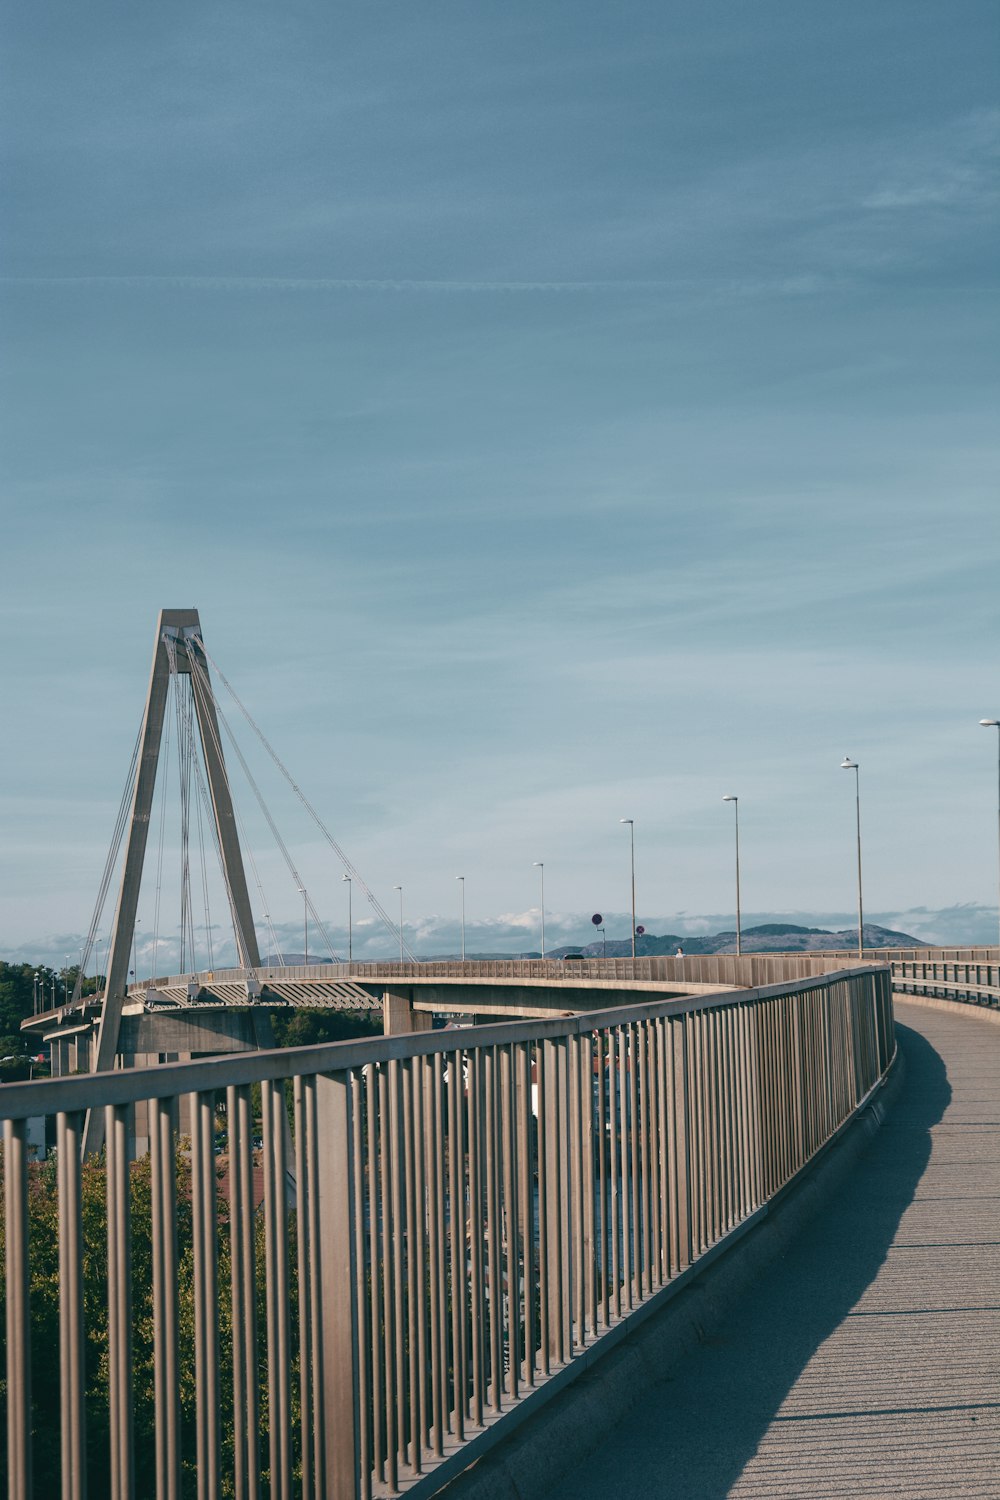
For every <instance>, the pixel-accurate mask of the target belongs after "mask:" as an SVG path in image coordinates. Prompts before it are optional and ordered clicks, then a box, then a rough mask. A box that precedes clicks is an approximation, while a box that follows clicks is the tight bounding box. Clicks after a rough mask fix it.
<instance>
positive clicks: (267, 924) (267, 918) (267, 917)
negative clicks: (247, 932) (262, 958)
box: [264, 911, 271, 968]
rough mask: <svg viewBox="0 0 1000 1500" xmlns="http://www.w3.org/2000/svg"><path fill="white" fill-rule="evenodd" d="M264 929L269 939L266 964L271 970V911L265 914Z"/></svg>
mask: <svg viewBox="0 0 1000 1500" xmlns="http://www.w3.org/2000/svg"><path fill="white" fill-rule="evenodd" d="M264 927H265V928H266V934H265V935H266V937H267V960H266V962H267V967H268V968H270V967H271V913H270V912H269V911H266V912H265V913H264Z"/></svg>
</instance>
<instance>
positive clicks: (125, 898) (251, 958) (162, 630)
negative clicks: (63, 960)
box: [84, 609, 274, 1154]
mask: <svg viewBox="0 0 1000 1500" xmlns="http://www.w3.org/2000/svg"><path fill="white" fill-rule="evenodd" d="M175 673H180V674H187V675H189V676H190V677H191V678H192V686H193V688H194V691H193V693H192V698H193V702H194V709H195V717H196V721H197V726H198V736H199V740H200V742H201V749H202V755H203V759H204V765H205V772H206V776H207V780H208V792H209V797H210V801H211V807H212V814H213V818H214V821H215V831H216V834H217V837H218V847H219V851H220V854H221V860H222V873H223V878H224V880H225V883H226V889H227V893H228V896H229V901H230V907H231V912H232V918H233V928H234V931H235V935H236V947H237V952H238V953H239V956H240V964H241V965H242V967H244V968H247V969H257V968H259V967H260V952H259V950H258V947H257V935H256V932H255V929H254V923H253V913H252V911H251V909H250V896H249V892H248V890H247V880H246V872H245V870H244V868H243V856H242V853H241V850H240V841H239V832H238V829H237V826H236V818H235V814H234V812H233V802H232V796H231V794H230V790H229V778H228V775H227V773H226V764H225V758H224V754H223V749H222V738H221V734H220V730H219V719H218V715H217V713H216V708H215V695H214V692H213V691H212V688H211V678H210V674H209V668H208V659H207V657H206V654H205V648H204V642H203V640H202V633H201V620H200V619H199V616H198V611H197V610H196V609H163V610H161V611H160V616H159V619H158V621H157V625H156V637H155V639H154V642H153V664H152V669H151V672H150V678H149V690H148V692H147V694H146V709H145V713H144V715H143V720H142V728H141V730H140V735H139V754H138V761H137V765H136V775H135V784H134V786H133V789H132V799H131V807H130V811H129V817H128V824H127V835H126V844H125V859H124V863H123V866H122V874H121V883H120V886H119V890H118V902H117V905H116V908H115V916H114V923H113V926H112V931H111V938H110V942H109V948H108V963H107V975H106V982H105V993H104V1004H103V1007H102V1010H101V1018H100V1023H99V1027H98V1034H97V1048H96V1057H95V1059H94V1062H93V1068H94V1071H95V1072H105V1071H107V1070H109V1069H111V1068H113V1067H114V1065H115V1058H116V1056H117V1054H118V1050H119V1038H120V1033H121V1021H122V1010H123V1007H124V1004H125V998H126V993H127V989H128V972H129V954H130V952H131V947H132V935H133V932H134V930H135V919H136V911H137V908H138V903H139V890H140V886H141V883H142V871H143V865H144V862H145V856H146V842H147V839H148V835H149V824H150V815H151V812H152V807H153V794H154V791H155V789H156V776H157V770H158V767H159V760H160V748H161V744H162V741H163V727H164V718H165V714H166V705H167V690H168V688H169V684H170V678H171V676H172V675H173V674H175ZM251 1016H252V1020H253V1029H254V1042H255V1043H256V1045H257V1046H258V1047H267V1046H273V1045H274V1035H273V1031H272V1028H271V1022H270V1017H269V1016H268V1014H267V1012H266V1011H260V1010H257V1009H253V1010H252V1011H251ZM103 1129H104V1121H103V1113H102V1111H100V1110H94V1111H92V1112H91V1115H90V1116H89V1117H88V1121H87V1128H86V1132H85V1139H84V1151H85V1153H87V1154H89V1153H91V1152H94V1151H97V1150H99V1149H100V1146H101V1143H102V1140H103Z"/></svg>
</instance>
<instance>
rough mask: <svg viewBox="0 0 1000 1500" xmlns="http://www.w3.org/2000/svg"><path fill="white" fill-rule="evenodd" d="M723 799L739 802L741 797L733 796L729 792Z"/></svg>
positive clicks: (724, 800)
mask: <svg viewBox="0 0 1000 1500" xmlns="http://www.w3.org/2000/svg"><path fill="white" fill-rule="evenodd" d="M722 800H723V802H738V801H739V800H740V799H739V797H733V796H731V795H729V794H727V795H726V796H725V797H723V799H722Z"/></svg>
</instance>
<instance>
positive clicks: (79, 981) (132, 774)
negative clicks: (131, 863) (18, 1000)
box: [72, 715, 145, 1004]
mask: <svg viewBox="0 0 1000 1500" xmlns="http://www.w3.org/2000/svg"><path fill="white" fill-rule="evenodd" d="M143 717H144V718H145V715H144V716H143ZM142 728H143V726H142V724H140V725H139V732H138V734H137V735H136V737H135V744H134V746H133V747H132V759H131V760H130V761H129V768H128V774H127V776H126V777H125V789H124V791H123V792H122V799H121V802H120V803H119V806H118V816H117V818H116V819H115V827H114V832H113V833H112V835H111V843H110V845H109V847H108V856H107V859H106V860H105V862H104V873H103V875H102V876H101V885H100V890H99V891H98V895H97V901H96V902H95V904H94V913H93V916H92V917H91V919H90V927H89V928H88V931H87V939H86V942H85V943H84V946H83V952H82V953H81V955H80V972H79V973H78V974H77V976H76V983H75V984H74V986H73V999H72V1003H73V1004H75V1003H76V1001H78V1000H79V999H80V996H81V995H82V993H83V975H84V970H85V969H86V967H87V964H88V963H89V961H90V954H91V951H92V949H93V946H94V939H95V937H96V936H97V929H98V927H99V926H100V923H101V917H102V915H103V912H104V903H105V901H106V900H107V896H108V888H109V887H110V885H111V878H112V876H113V874H114V870H115V865H116V864H117V861H118V852H119V850H120V849H121V843H122V836H123V834H124V832H125V826H126V824H127V823H128V815H129V809H130V807H131V805H132V798H133V796H134V795H135V782H136V775H137V770H138V765H139V746H140V744H141V742H142ZM98 982H99V976H95V979H94V988H95V992H96V989H97V985H98Z"/></svg>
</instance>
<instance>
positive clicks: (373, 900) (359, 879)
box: [197, 635, 417, 963]
mask: <svg viewBox="0 0 1000 1500" xmlns="http://www.w3.org/2000/svg"><path fill="white" fill-rule="evenodd" d="M197 641H198V644H199V646H200V647H201V649H202V651H203V652H204V653H205V659H206V661H208V662H210V663H211V666H212V670H213V671H214V673H215V675H216V676H217V677H218V679H219V681H220V682H221V683H222V684H223V686H224V687H225V688H226V690H227V692H228V693H229V694H230V696H231V697H232V699H233V701H234V703H235V704H236V706H237V708H238V709H239V710H240V712H241V713H242V715H243V717H244V718H245V719H246V721H247V723H248V724H249V725H250V728H251V729H252V730H253V732H254V734H255V735H256V736H257V738H258V739H259V740H260V742H261V744H262V745H263V746H264V749H265V750H266V751H267V753H268V755H269V756H270V757H271V759H272V760H273V762H274V764H275V765H276V766H277V768H278V770H279V771H280V772H281V774H282V776H284V778H285V780H286V781H287V782H288V785H289V786H290V787H291V789H292V791H293V792H294V793H295V795H296V797H298V799H299V801H300V802H301V803H302V806H303V807H304V808H305V810H306V812H307V813H308V814H309V816H310V817H311V818H312V820H313V822H314V823H315V824H316V827H317V828H318V829H319V831H320V833H322V835H323V837H324V838H325V839H326V841H327V843H328V844H329V845H330V848H331V849H332V850H333V852H334V853H335V854H336V856H337V858H338V859H339V860H340V861H341V863H342V864H343V866H344V869H345V870H346V871H347V873H348V875H350V877H351V879H352V880H353V881H355V882H356V883H357V884H358V885H359V886H360V888H361V890H362V891H363V892H364V894H365V896H366V898H367V900H368V903H369V905H370V906H372V907H373V908H374V909H375V911H376V912H377V913H378V915H379V917H381V919H382V921H383V922H384V924H385V926H386V927H387V928H388V929H389V931H390V933H391V934H392V936H393V937H394V939H395V940H396V942H398V943H399V945H400V947H401V949H402V951H403V953H404V954H405V955H406V957H407V958H408V959H409V960H410V962H411V963H416V962H417V959H416V957H415V955H414V954H413V953H412V951H411V950H410V948H409V947H408V946H407V944H406V942H405V940H404V938H403V934H402V932H401V931H400V929H399V927H398V926H397V925H396V923H395V922H394V921H393V920H392V918H391V917H390V916H389V913H388V912H387V911H386V910H385V908H384V907H383V906H382V904H381V902H380V901H379V900H378V898H377V896H376V895H375V893H374V891H372V890H370V889H369V887H368V885H367V884H366V882H365V880H364V877H363V876H362V875H361V874H360V873H359V871H358V870H357V869H356V868H355V866H354V865H353V864H352V863H351V861H350V860H349V859H348V857H347V855H346V854H345V853H344V851H343V849H342V848H341V847H340V845H339V844H338V843H337V841H336V839H335V838H334V837H333V834H332V833H331V832H330V830H329V829H328V828H327V826H326V824H325V823H324V822H323V820H322V818H321V817H320V815H319V813H318V812H317V811H316V809H315V808H314V807H313V805H312V803H311V802H310V801H309V799H308V797H307V796H306V794H305V793H304V792H303V791H302V789H301V787H300V786H299V785H298V784H297V783H296V782H295V781H294V780H293V779H292V775H291V773H290V772H289V771H288V769H287V768H286V766H285V765H284V764H283V762H282V761H281V759H280V757H279V756H278V753H277V751H276V750H275V749H274V747H273V745H272V744H271V742H270V740H268V738H267V736H266V735H265V734H264V731H263V730H262V729H261V728H260V726H259V725H258V724H257V722H256V721H255V719H254V718H253V716H252V715H251V713H250V711H249V709H248V708H247V707H246V705H245V704H244V703H243V702H242V701H241V699H240V698H239V696H238V695H237V693H236V690H235V689H234V688H233V685H232V683H231V682H230V681H229V679H228V678H227V677H226V675H225V673H224V672H223V671H222V670H221V668H220V667H219V664H218V662H217V661H216V660H215V658H214V657H213V656H211V655H209V652H208V648H207V647H206V645H205V642H204V639H203V638H202V636H201V635H198V636H197Z"/></svg>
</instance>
